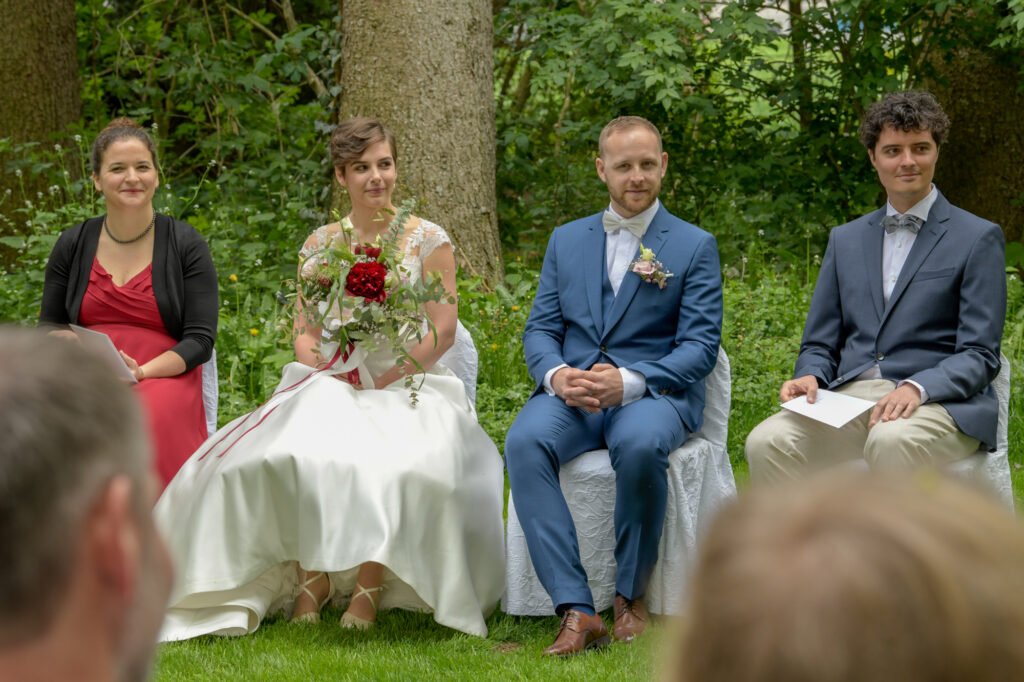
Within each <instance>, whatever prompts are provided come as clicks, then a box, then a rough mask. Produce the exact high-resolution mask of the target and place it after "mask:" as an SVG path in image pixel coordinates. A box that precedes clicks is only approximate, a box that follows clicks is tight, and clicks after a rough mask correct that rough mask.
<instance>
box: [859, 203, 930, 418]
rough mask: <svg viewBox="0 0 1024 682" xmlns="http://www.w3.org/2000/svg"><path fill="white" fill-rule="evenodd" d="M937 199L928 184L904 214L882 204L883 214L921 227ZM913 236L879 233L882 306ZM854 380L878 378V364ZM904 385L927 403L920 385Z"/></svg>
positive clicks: (899, 270) (913, 240)
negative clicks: (915, 221) (904, 217)
mask: <svg viewBox="0 0 1024 682" xmlns="http://www.w3.org/2000/svg"><path fill="white" fill-rule="evenodd" d="M938 196H939V191H938V190H937V189H935V185H932V191H931V192H929V193H928V196H926V197H925V198H924V199H921V201H919V202H917V203H916V204H914V205H913V206H911V207H910V209H909V210H908V211H907V212H906V213H902V214H901V213H900V212H899V211H897V210H896V209H895V208H893V206H892V204H890V203H889V202H885V215H887V216H899V215H912V216H915V217H917V218H920V219H921V224H922V225H923V224H924V223H925V222H927V221H928V213H929V212H931V210H932V205H933V204H934V203H935V200H936V199H937V198H938ZM917 234H918V233H916V232H911V231H910V230H907V229H900V230H896V231H895V232H892V233H889V232H884V233H883V234H882V301H883V303H884V305H886V306H888V305H889V297H890V296H892V291H893V289H895V288H896V280H897V279H899V276H900V272H901V271H902V270H903V265H904V264H905V263H906V262H907V256H908V255H909V254H910V249H911V247H913V246H914V242H915V241H917ZM857 378H858V379H881V378H882V370H881V369H880V368H879V367H878V363H875V364H874V365H872V366H871V367H870V368H869V369H868V370H866V371H865V372H863V373H862V374H861V375H860V376H859V377H857ZM906 383H909V384H911V385H912V386H915V387H916V388H917V390H918V391H920V392H921V402H922V403H923V402H925V401H926V400H928V391H926V390H924V386H922V385H921V384H919V383H917V382H916V381H910V380H904V381H901V382H899V384H898V386H902V385H903V384H906Z"/></svg>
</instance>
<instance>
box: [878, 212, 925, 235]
mask: <svg viewBox="0 0 1024 682" xmlns="http://www.w3.org/2000/svg"><path fill="white" fill-rule="evenodd" d="M923 223H924V221H923V220H921V219H920V218H918V217H917V216H916V215H887V216H885V217H884V218H882V227H884V228H885V231H886V233H888V234H892V233H893V232H895V231H896V230H899V229H901V228H906V229H908V230H910V231H911V232H913V233H914V234H917V232H918V230H920V229H921V225H922V224H923Z"/></svg>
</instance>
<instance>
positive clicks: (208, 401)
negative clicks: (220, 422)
mask: <svg viewBox="0 0 1024 682" xmlns="http://www.w3.org/2000/svg"><path fill="white" fill-rule="evenodd" d="M202 372H203V409H204V410H205V412H206V433H207V434H208V435H209V434H213V432H214V431H216V430H217V403H218V402H220V384H218V383H217V349H216V348H214V349H213V351H212V352H211V353H210V359H209V360H207V361H206V362H205V363H203V369H202Z"/></svg>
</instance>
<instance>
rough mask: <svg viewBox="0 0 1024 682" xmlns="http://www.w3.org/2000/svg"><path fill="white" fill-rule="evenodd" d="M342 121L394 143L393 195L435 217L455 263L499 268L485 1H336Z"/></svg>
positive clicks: (478, 269) (487, 275)
mask: <svg viewBox="0 0 1024 682" xmlns="http://www.w3.org/2000/svg"><path fill="white" fill-rule="evenodd" d="M338 6H339V9H340V11H341V25H342V34H343V35H342V67H341V85H342V94H341V111H340V115H341V118H342V119H345V118H349V117H351V116H372V117H374V118H378V119H380V120H381V121H382V122H383V123H384V124H385V125H386V126H388V127H389V128H391V130H392V131H394V133H395V136H396V137H397V142H398V182H399V194H400V196H398V197H397V199H398V200H401V199H402V198H403V197H405V198H408V197H412V198H414V199H416V213H417V214H419V215H422V216H423V217H425V218H427V219H429V220H433V221H434V222H436V223H438V224H440V225H442V226H443V227H444V228H445V229H446V230H447V231H448V233H449V234H450V235H451V238H452V241H453V242H454V243H455V246H456V255H457V257H458V259H459V263H460V265H462V267H463V268H464V269H465V270H466V271H468V272H469V273H471V274H474V275H479V276H480V277H482V278H483V279H484V280H485V281H486V282H489V283H494V282H497V281H498V280H499V279H500V278H501V277H502V275H503V272H504V268H503V265H502V260H501V245H500V242H499V240H498V222H497V214H496V199H495V180H494V172H495V127H494V78H493V37H492V36H493V24H492V17H491V2H488V1H487V0H463V1H462V2H447V1H445V0H389V2H380V1H379V0H343V1H342V0H339V2H338Z"/></svg>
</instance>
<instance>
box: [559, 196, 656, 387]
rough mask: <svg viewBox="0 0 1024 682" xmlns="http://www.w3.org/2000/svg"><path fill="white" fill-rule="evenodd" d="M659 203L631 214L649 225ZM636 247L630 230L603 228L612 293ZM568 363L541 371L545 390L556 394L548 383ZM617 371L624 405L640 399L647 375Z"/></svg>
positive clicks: (620, 281)
mask: <svg viewBox="0 0 1024 682" xmlns="http://www.w3.org/2000/svg"><path fill="white" fill-rule="evenodd" d="M660 207H661V202H660V201H658V200H657V199H655V200H654V203H653V204H651V205H650V206H648V207H647V208H646V209H644V210H643V211H641V212H640V213H638V214H637V215H636V216H634V217H635V218H639V219H640V220H641V221H642V222H643V224H644V229H645V230H646V229H647V228H649V227H650V226H651V221H652V220H654V216H655V214H656V213H657V212H658V208H660ZM608 211H609V212H611V213H614V214H615V215H617V216H619V217H620V218H622V217H623V216H621V215H619V214H618V213H617V212H616V211H615V208H614V207H613V206H611V205H609V206H608ZM639 249H640V239H639V238H637V236H636V235H634V234H633V233H632V232H630V231H629V230H615V231H614V232H605V235H604V255H605V267H606V268H607V269H608V281H609V282H610V283H611V285H612V293H614V294H615V295H616V296H618V294H619V288H620V287H621V286H622V280H623V279H625V277H626V273H627V272H628V271H629V264H630V263H632V262H633V260H634V259H635V258H636V257H637V253H638V252H639ZM568 366H569V365H566V364H561V365H558V366H556V367H552V368H551V369H549V370H548V371H547V373H546V374H545V375H544V390H545V391H546V392H547V393H548V395H554V394H555V390H554V389H553V388H552V387H551V378H552V377H553V376H555V372H557V371H558V370H560V369H562V368H563V367H568ZM619 374H620V375H622V404H623V405H628V404H629V403H631V402H634V401H636V400H639V399H640V398H642V397H643V396H644V393H646V392H647V377H645V376H644V375H643V374H641V373H640V372H637V371H635V370H632V369H626V368H625V367H619Z"/></svg>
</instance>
